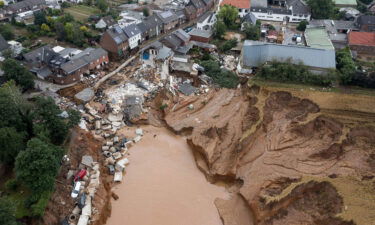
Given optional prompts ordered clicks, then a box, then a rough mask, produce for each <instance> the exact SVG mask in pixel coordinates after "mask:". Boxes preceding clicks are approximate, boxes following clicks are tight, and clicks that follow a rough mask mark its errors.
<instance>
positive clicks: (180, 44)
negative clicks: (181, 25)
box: [160, 29, 193, 55]
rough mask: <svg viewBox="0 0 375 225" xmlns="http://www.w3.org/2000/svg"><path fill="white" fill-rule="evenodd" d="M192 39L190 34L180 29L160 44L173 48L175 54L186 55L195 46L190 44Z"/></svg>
mask: <svg viewBox="0 0 375 225" xmlns="http://www.w3.org/2000/svg"><path fill="white" fill-rule="evenodd" d="M190 38H191V37H190V35H189V34H188V33H186V32H185V31H183V30H182V29H178V30H177V31H175V32H173V33H172V34H169V35H167V36H166V37H164V38H163V39H161V40H160V42H161V43H163V44H164V45H165V46H167V47H168V48H171V49H172V50H173V51H174V52H175V53H177V54H182V55H185V54H186V53H187V52H188V51H189V50H190V49H191V48H192V46H193V45H192V44H191V43H190Z"/></svg>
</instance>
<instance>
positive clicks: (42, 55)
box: [23, 45, 65, 64]
mask: <svg viewBox="0 0 375 225" xmlns="http://www.w3.org/2000/svg"><path fill="white" fill-rule="evenodd" d="M23 57H24V58H25V60H26V62H28V63H30V64H34V63H39V62H45V63H49V62H50V61H51V60H53V59H58V60H59V61H60V60H63V59H60V58H61V57H60V55H59V54H57V53H56V52H54V51H53V50H52V48H51V46H50V45H45V46H42V47H40V48H37V49H35V50H33V51H31V52H28V53H26V54H24V55H23ZM63 61H65V60H63Z"/></svg>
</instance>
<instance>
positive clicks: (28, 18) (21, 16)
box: [15, 10, 34, 25]
mask: <svg viewBox="0 0 375 225" xmlns="http://www.w3.org/2000/svg"><path fill="white" fill-rule="evenodd" d="M15 20H16V21H17V22H18V23H24V24H26V25H31V24H34V12H33V11H31V10H30V11H26V12H21V13H18V14H17V15H16V17H15Z"/></svg>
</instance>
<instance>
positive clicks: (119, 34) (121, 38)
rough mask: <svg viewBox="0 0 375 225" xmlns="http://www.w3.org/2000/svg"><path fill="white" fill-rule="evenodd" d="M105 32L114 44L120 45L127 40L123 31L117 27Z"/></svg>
mask: <svg viewBox="0 0 375 225" xmlns="http://www.w3.org/2000/svg"><path fill="white" fill-rule="evenodd" d="M106 32H107V33H108V34H109V36H111V37H112V38H113V40H114V41H115V42H116V44H121V43H123V42H126V41H127V40H128V37H127V36H126V35H125V33H124V31H123V30H122V29H121V27H120V26H119V25H114V26H113V27H111V28H110V29H107V31H106Z"/></svg>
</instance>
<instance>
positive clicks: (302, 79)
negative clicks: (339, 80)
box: [256, 61, 335, 86]
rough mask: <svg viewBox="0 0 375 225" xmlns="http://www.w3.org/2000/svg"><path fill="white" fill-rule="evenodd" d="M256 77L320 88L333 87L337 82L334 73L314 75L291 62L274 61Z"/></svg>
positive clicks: (305, 68)
mask: <svg viewBox="0 0 375 225" xmlns="http://www.w3.org/2000/svg"><path fill="white" fill-rule="evenodd" d="M256 76H257V77H259V78H262V79H266V80H274V81H280V82H292V83H302V84H313V85H319V86H332V84H333V82H334V81H335V75H334V73H332V72H330V73H327V74H322V75H319V74H313V73H311V72H310V71H309V70H308V68H307V67H306V66H305V65H303V64H299V65H295V64H292V63H291V62H290V61H288V62H277V61H272V62H270V63H269V64H267V65H264V66H263V67H261V68H260V70H259V71H258V73H257V74H256Z"/></svg>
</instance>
